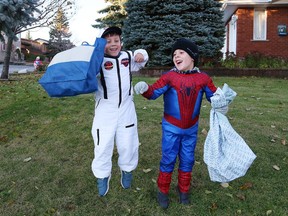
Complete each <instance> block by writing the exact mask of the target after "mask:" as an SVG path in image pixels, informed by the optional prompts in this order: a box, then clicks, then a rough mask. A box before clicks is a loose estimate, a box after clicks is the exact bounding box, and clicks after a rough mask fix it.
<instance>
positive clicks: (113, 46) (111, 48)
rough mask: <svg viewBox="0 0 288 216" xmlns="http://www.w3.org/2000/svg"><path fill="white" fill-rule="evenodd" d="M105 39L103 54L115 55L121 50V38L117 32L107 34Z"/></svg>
mask: <svg viewBox="0 0 288 216" xmlns="http://www.w3.org/2000/svg"><path fill="white" fill-rule="evenodd" d="M105 39H106V40H107V43H106V46H105V54H107V55H110V56H113V57H116V56H118V54H119V52H120V51H121V39H120V35H118V34H108V35H107V36H106V37H105Z"/></svg>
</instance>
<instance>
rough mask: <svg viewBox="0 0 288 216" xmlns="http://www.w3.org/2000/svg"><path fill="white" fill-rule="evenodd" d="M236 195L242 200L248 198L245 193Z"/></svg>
mask: <svg viewBox="0 0 288 216" xmlns="http://www.w3.org/2000/svg"><path fill="white" fill-rule="evenodd" d="M236 197H237V198H239V199H240V200H245V199H246V197H245V196H244V194H237V195H236Z"/></svg>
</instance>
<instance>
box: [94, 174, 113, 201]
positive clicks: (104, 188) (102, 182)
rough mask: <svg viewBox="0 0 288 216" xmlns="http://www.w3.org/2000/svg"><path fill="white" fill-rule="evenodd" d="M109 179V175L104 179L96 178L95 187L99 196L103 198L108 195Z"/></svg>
mask: <svg viewBox="0 0 288 216" xmlns="http://www.w3.org/2000/svg"><path fill="white" fill-rule="evenodd" d="M110 178H111V175H110V176H109V177H106V178H97V187H98V194H99V196H101V197H103V196H105V195H106V194H107V193H108V191H109V181H110Z"/></svg>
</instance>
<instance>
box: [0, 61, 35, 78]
mask: <svg viewBox="0 0 288 216" xmlns="http://www.w3.org/2000/svg"><path fill="white" fill-rule="evenodd" d="M2 70H3V64H0V76H1V74H2ZM33 71H34V66H33V64H31V63H27V64H17V65H16V64H10V65H9V74H12V73H29V72H33Z"/></svg>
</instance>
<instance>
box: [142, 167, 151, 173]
mask: <svg viewBox="0 0 288 216" xmlns="http://www.w3.org/2000/svg"><path fill="white" fill-rule="evenodd" d="M151 170H152V169H150V168H148V169H143V172H144V173H149V172H151Z"/></svg>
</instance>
